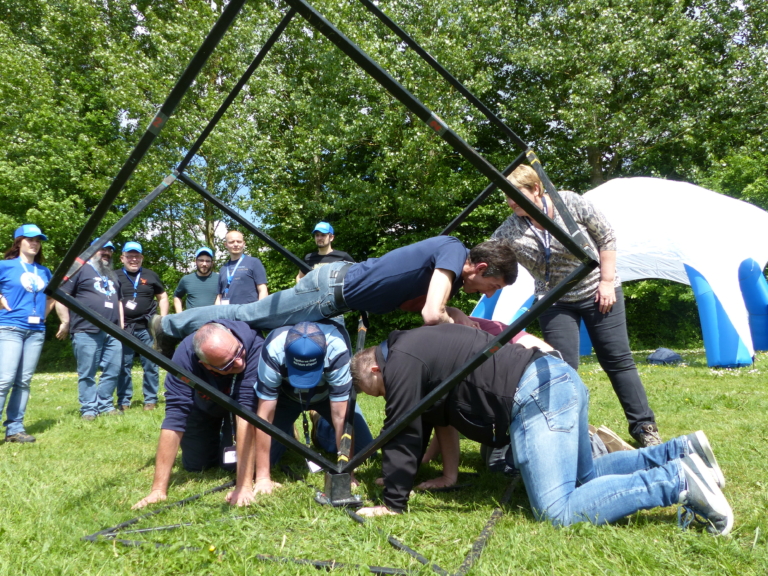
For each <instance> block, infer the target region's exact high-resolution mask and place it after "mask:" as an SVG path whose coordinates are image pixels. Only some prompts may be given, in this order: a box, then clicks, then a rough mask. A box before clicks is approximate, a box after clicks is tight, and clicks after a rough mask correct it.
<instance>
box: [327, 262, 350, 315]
mask: <svg viewBox="0 0 768 576" xmlns="http://www.w3.org/2000/svg"><path fill="white" fill-rule="evenodd" d="M351 267H352V264H344V266H342V267H341V268H339V269H338V270H334V271H333V272H331V278H335V279H336V286H334V287H333V303H334V304H335V305H336V309H337V310H338V311H339V313H340V314H341V313H343V312H346V311H348V310H349V307H348V306H347V303H346V302H345V301H344V277H345V276H346V275H347V272H348V271H349V269H350V268H351Z"/></svg>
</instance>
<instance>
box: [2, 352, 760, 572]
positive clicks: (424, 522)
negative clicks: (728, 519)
mask: <svg viewBox="0 0 768 576" xmlns="http://www.w3.org/2000/svg"><path fill="white" fill-rule="evenodd" d="M646 354H647V353H638V355H637V359H638V360H641V359H642V358H644V356H645V355H646ZM684 357H685V359H686V361H687V365H686V366H682V367H652V366H648V365H645V364H644V363H643V362H642V361H641V362H640V371H641V376H642V378H643V381H644V383H645V386H646V389H647V392H648V396H649V398H650V401H651V406H652V407H653V409H654V410H655V412H656V416H657V421H658V424H659V428H660V431H661V433H662V435H663V436H664V437H665V438H670V437H672V436H675V435H678V434H683V433H687V432H690V431H692V430H696V429H699V428H701V429H704V430H705V431H706V432H707V435H708V436H709V438H710V441H711V442H712V444H713V446H714V448H715V452H716V454H717V457H718V460H719V462H720V464H721V466H722V468H723V470H724V472H725V476H726V479H727V486H726V489H725V493H726V495H727V497H728V498H729V500H730V502H731V504H732V506H733V508H734V511H735V513H736V525H735V528H734V532H733V536H732V537H731V538H713V537H711V536H709V535H707V534H706V533H704V532H702V531H701V530H699V529H691V530H690V531H688V532H681V531H680V530H679V529H678V528H677V526H676V516H675V509H674V508H665V509H656V510H650V511H646V512H641V513H638V514H635V515H634V516H632V517H631V518H628V519H625V520H623V521H621V522H619V523H618V524H616V525H613V526H602V527H595V526H591V525H577V526H574V527H571V528H567V529H555V528H553V527H551V526H549V525H547V524H542V523H538V522H536V521H534V520H533V518H532V516H531V513H530V510H529V508H528V502H527V498H526V496H525V492H524V490H522V489H520V490H518V491H517V492H515V493H514V495H513V497H512V499H511V501H510V502H509V504H508V505H506V506H505V507H504V512H505V514H504V516H503V518H502V519H501V520H500V521H499V523H498V524H497V526H496V529H495V531H494V534H493V536H492V537H491V539H490V541H489V543H488V545H487V547H486V549H485V550H484V552H483V554H482V556H481V558H480V559H479V561H478V562H477V563H476V564H475V566H474V568H473V569H472V570H471V571H470V574H484V575H485V574H488V575H493V574H513V573H532V574H542V575H543V574H548V575H549V574H556V575H561V574H579V575H582V574H601V575H602V574H616V575H623V574H626V575H628V576H637V575H639V574H643V575H645V574H665V575H666V574H713V575H714V574H717V575H718V576H721V575H724V574H738V575H740V576H746V575H751V574H755V575H758V574H759V575H763V574H766V573H768V521H766V512H768V442H766V438H767V437H768V432H767V431H766V430H767V429H768V426H767V424H768V374H767V373H768V355H767V354H762V355H760V356H759V357H758V361H757V363H756V365H755V367H753V368H747V369H740V370H710V369H709V368H707V366H706V361H705V359H704V354H703V352H702V351H690V352H688V353H686V354H684ZM580 372H581V375H582V377H583V378H584V380H585V382H586V383H587V385H588V387H589V388H590V392H591V412H590V421H591V422H592V423H593V424H596V425H599V424H605V425H607V426H609V427H611V428H613V429H614V430H615V431H616V432H618V433H619V434H620V435H621V436H622V437H624V438H625V439H629V437H628V435H627V431H626V423H625V421H624V417H623V414H622V412H621V410H620V408H619V405H618V401H617V400H616V397H615V395H614V394H613V391H612V389H611V387H610V384H609V383H608V381H607V379H606V378H605V375H604V374H603V373H602V371H601V370H600V368H599V366H598V365H597V364H596V363H595V362H594V361H593V360H587V361H586V362H585V363H584V364H583V365H582V367H581V370H580ZM138 373H139V371H138V370H137V371H136V373H135V374H136V376H138ZM134 381H136V378H135V380H134ZM32 388H33V392H32V399H31V401H30V405H29V410H28V413H27V419H26V424H27V431H28V432H29V433H31V434H34V435H35V436H37V438H38V441H37V443H36V444H32V445H18V444H0V502H1V504H0V575H6V574H8V575H14V576H16V575H19V574H35V575H36V574H56V575H59V574H62V575H69V574H72V575H74V574H77V575H95V574H101V575H111V574H137V575H138V574H142V575H146V574H151V575H152V576H161V575H166V574H167V575H171V574H205V575H207V574H212V575H219V574H317V573H318V572H317V570H316V569H315V568H312V567H309V566H299V565H295V564H272V563H265V562H262V561H259V560H257V559H256V558H255V557H256V555H257V554H272V555H276V556H285V557H294V558H308V559H321V560H336V561H338V562H344V563H350V564H372V565H378V566H390V567H399V568H411V569H416V570H418V569H420V565H419V564H417V563H416V562H415V561H413V560H412V559H410V558H409V557H408V556H407V555H405V554H404V553H402V552H398V551H396V550H394V549H393V548H392V547H391V546H390V545H389V544H388V543H387V542H386V538H385V536H382V535H381V534H380V533H379V532H378V531H377V528H380V529H381V530H383V531H384V533H385V534H392V535H394V536H396V537H397V538H399V539H400V540H401V541H402V542H404V543H405V544H407V545H409V546H411V547H412V548H414V549H415V550H417V551H418V552H420V553H421V554H423V555H424V556H426V557H427V558H429V559H430V560H431V561H433V562H435V563H437V564H439V565H440V566H442V567H443V568H444V569H446V570H448V571H449V572H455V571H456V570H457V569H458V567H459V566H460V565H461V562H462V560H463V558H464V556H465V555H466V553H467V552H468V550H469V548H470V546H471V544H472V542H473V540H474V539H475V537H476V536H477V535H478V534H479V533H480V531H481V529H482V527H483V525H484V524H485V522H486V521H487V519H488V517H489V516H490V513H491V511H492V510H493V508H494V507H495V506H496V504H497V502H498V500H499V499H500V498H501V497H502V495H503V493H504V489H505V487H506V482H505V480H504V478H503V477H501V476H498V475H493V474H488V473H485V472H482V473H481V474H480V476H478V477H468V481H470V482H472V484H473V486H472V487H471V488H467V489H464V490H462V491H460V492H454V493H443V494H433V495H430V494H417V495H415V496H414V497H413V498H412V499H411V509H410V513H408V514H404V515H401V516H396V517H385V518H379V519H375V520H372V521H369V522H368V523H367V524H366V525H365V526H360V525H358V524H356V523H354V522H353V521H352V520H350V519H349V518H348V517H347V516H346V515H345V514H344V513H343V512H342V511H340V510H335V509H330V508H327V507H321V506H319V505H318V504H316V503H315V502H314V501H313V497H314V492H315V490H316V489H317V488H320V487H321V486H322V477H321V476H319V475H309V476H307V478H306V482H296V481H291V480H289V479H287V478H286V477H285V476H284V475H283V474H281V473H280V472H279V471H278V473H276V474H275V476H276V479H278V480H279V481H281V482H283V484H284V487H283V489H281V490H280V491H279V492H278V493H277V494H276V495H273V496H271V497H261V498H260V499H259V500H258V502H257V504H256V505H254V506H252V507H250V508H248V509H236V510H234V509H230V508H229V507H228V506H226V505H225V504H224V502H223V495H222V494H221V493H219V494H213V495H210V496H206V497H204V498H202V499H201V500H198V501H196V502H195V503H193V504H190V505H188V506H186V507H184V508H175V509H172V510H168V511H165V512H163V513H161V514H159V515H157V516H154V517H152V518H150V519H148V520H144V521H142V522H140V523H139V524H138V525H137V526H136V527H139V528H146V527H150V526H161V525H168V524H173V523H192V525H191V526H187V527H184V528H180V529H178V530H172V531H165V532H155V533H150V534H138V535H126V536H125V537H126V538H130V539H136V540H148V541H149V540H151V541H155V542H162V543H164V544H168V545H169V546H170V548H159V549H156V548H154V547H151V546H144V547H139V548H132V547H126V546H122V545H120V544H115V543H111V542H99V543H89V542H84V541H82V540H81V538H82V537H83V536H85V535H87V534H91V533H93V532H95V531H97V530H99V529H102V528H106V527H110V526H114V525H116V524H118V523H120V522H123V521H125V520H128V519H130V518H133V517H135V516H136V515H137V514H136V513H135V512H132V511H131V510H130V507H131V505H132V504H133V503H134V502H136V501H138V500H139V499H141V498H142V497H143V496H144V495H146V493H147V492H148V491H149V488H150V484H151V482H152V474H153V469H154V453H155V447H156V442H157V435H158V430H159V426H160V423H161V422H162V418H163V410H156V411H154V412H144V411H143V410H141V407H140V406H139V405H136V406H134V408H133V409H132V410H131V411H129V412H128V413H127V415H126V416H125V417H116V418H99V419H98V420H96V421H95V422H82V421H80V419H79V416H78V403H77V381H76V375H75V374H74V373H39V374H37V375H36V376H35V378H34V380H33V383H32ZM363 408H364V410H365V412H366V415H367V416H368V417H369V421H370V422H371V423H372V428H374V429H376V430H377V429H378V428H379V427H380V425H381V420H382V415H381V411H382V404H381V401H380V400H379V399H371V398H367V397H366V398H364V399H363ZM462 442H463V444H462V464H461V470H462V471H464V472H474V471H482V466H481V461H480V458H479V455H478V451H477V448H476V446H475V445H474V444H473V443H471V442H469V441H462ZM287 463H289V464H290V465H292V466H293V467H294V468H296V469H300V468H301V467H302V464H303V462H302V461H301V460H300V459H298V458H297V457H295V456H293V455H289V457H288V458H287ZM438 469H439V465H438V464H431V465H430V466H429V467H426V469H423V470H422V471H421V472H420V477H421V478H427V477H430V476H433V475H436V473H437V470H438ZM380 472H381V467H380V463H379V462H378V461H373V462H370V463H368V464H366V465H365V466H364V467H363V468H362V469H361V470H360V471H359V473H358V476H359V477H360V479H361V480H362V481H363V488H362V490H361V492H360V493H361V494H363V495H364V496H365V497H366V498H368V499H369V500H371V501H373V502H379V498H380V495H381V492H380V489H378V488H376V487H375V486H374V485H373V480H374V479H375V478H376V477H377V476H378V475H379V474H380ZM228 479H229V476H227V475H226V474H225V473H222V472H218V471H213V472H208V473H204V474H190V473H186V472H184V471H183V470H181V469H179V468H175V469H174V473H173V477H172V485H171V488H170V490H169V500H170V501H174V500H179V499H182V498H185V497H187V496H191V495H194V494H198V493H200V492H202V491H204V490H206V489H209V488H212V487H214V486H217V485H219V484H221V483H223V482H225V481H227V480H228ZM245 515H248V516H249V517H247V518H243V516H245ZM212 546H213V547H214V549H213V551H211V547H212ZM184 547H195V548H200V549H201V550H200V551H193V552H190V551H185V550H184ZM421 571H422V572H423V573H424V574H427V573H431V572H430V571H429V570H428V569H425V568H421ZM340 572H341V573H357V572H356V571H355V570H351V571H350V570H343V571H340Z"/></svg>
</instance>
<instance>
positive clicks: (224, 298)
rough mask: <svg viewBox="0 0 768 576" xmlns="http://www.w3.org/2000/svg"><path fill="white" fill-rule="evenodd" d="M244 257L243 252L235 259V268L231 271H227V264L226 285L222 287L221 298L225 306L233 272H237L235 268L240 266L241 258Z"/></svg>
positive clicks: (233, 277) (227, 302)
mask: <svg viewBox="0 0 768 576" xmlns="http://www.w3.org/2000/svg"><path fill="white" fill-rule="evenodd" d="M244 257H245V254H243V255H242V256H240V258H239V259H238V260H237V264H235V269H234V270H232V273H231V274H230V273H229V266H227V286H226V288H224V294H223V296H222V298H221V305H222V306H227V305H228V304H229V287H230V286H231V285H232V280H234V279H235V273H236V272H237V269H238V268H239V267H240V263H241V262H242V261H243V258H244Z"/></svg>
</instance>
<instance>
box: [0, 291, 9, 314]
mask: <svg viewBox="0 0 768 576" xmlns="http://www.w3.org/2000/svg"><path fill="white" fill-rule="evenodd" d="M0 307H2V308H3V309H5V310H8V312H10V311H11V305H10V304H9V303H8V298H6V297H5V295H4V294H0Z"/></svg>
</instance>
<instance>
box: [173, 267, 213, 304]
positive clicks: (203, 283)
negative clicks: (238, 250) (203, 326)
mask: <svg viewBox="0 0 768 576" xmlns="http://www.w3.org/2000/svg"><path fill="white" fill-rule="evenodd" d="M218 295H219V273H218V272H211V273H210V274H209V275H208V276H203V277H200V276H198V275H197V272H192V274H187V275H186V276H184V277H183V278H182V279H181V281H180V282H179V285H178V286H177V287H176V291H175V292H174V293H173V296H174V298H181V297H182V296H186V297H187V310H189V309H190V308H199V307H200V306H213V303H214V302H215V301H216V296H218Z"/></svg>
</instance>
